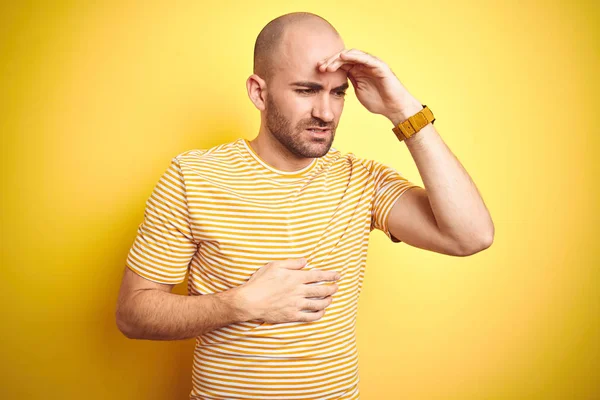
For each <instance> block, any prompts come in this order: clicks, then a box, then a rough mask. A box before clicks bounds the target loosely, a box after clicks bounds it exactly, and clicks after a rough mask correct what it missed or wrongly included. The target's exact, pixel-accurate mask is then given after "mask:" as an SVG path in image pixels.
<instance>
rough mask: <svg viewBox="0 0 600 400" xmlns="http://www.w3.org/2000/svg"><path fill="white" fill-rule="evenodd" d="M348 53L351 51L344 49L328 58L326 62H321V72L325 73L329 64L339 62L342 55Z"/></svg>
mask: <svg viewBox="0 0 600 400" xmlns="http://www.w3.org/2000/svg"><path fill="white" fill-rule="evenodd" d="M346 51H349V50H346V49H344V50H342V51H340V52H338V53H336V54H334V55H333V56H331V57H329V58H326V59H325V60H322V61H321V62H319V70H320V71H325V70H326V69H327V66H328V65H329V64H331V63H332V62H333V61H335V60H337V59H338V58H339V57H340V54H342V53H344V52H346Z"/></svg>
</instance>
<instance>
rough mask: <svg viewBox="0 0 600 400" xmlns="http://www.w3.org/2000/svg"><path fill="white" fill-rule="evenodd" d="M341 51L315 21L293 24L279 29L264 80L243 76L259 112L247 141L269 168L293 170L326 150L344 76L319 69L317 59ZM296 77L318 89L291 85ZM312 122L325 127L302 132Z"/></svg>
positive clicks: (333, 37) (341, 104)
mask: <svg viewBox="0 0 600 400" xmlns="http://www.w3.org/2000/svg"><path fill="white" fill-rule="evenodd" d="M343 49H344V42H343V41H342V39H341V38H340V37H339V36H337V35H336V34H335V33H333V32H331V31H330V30H329V29H327V28H326V27H324V26H322V25H320V24H319V23H318V22H312V23H311V22H309V23H297V24H294V26H293V27H292V28H291V29H287V30H286V31H285V33H284V37H283V39H282V43H281V46H280V48H279V49H278V51H277V54H276V57H277V64H276V67H275V68H276V73H275V74H274V77H273V80H272V81H271V82H270V84H269V85H267V83H266V82H265V80H263V79H262V78H261V77H260V76H258V75H256V74H252V75H251V76H250V77H249V78H248V79H247V81H246V87H247V90H248V96H249V97H250V100H251V101H252V102H253V103H254V105H255V106H256V108H258V109H259V110H260V112H261V125H260V129H259V132H258V136H257V137H256V138H255V139H253V140H251V141H250V145H251V146H252V148H253V150H254V151H255V152H256V153H257V154H258V155H259V156H260V157H261V158H262V159H263V160H264V161H266V162H267V163H268V164H270V165H271V166H273V167H275V168H277V169H280V170H282V171H288V172H289V171H296V170H299V169H302V168H304V167H306V166H308V165H309V164H310V163H311V162H312V161H313V159H314V158H316V157H322V156H324V155H325V154H327V152H328V151H329V149H330V147H331V145H332V143H333V139H334V137H335V131H336V128H337V126H338V123H339V120H340V117H341V115H342V111H343V109H344V96H345V92H346V89H345V88H344V87H343V86H345V87H347V86H348V85H349V83H348V75H347V73H346V71H345V70H343V69H339V70H337V71H335V72H327V71H325V72H323V71H319V69H318V68H317V63H318V62H319V61H320V60H323V59H325V58H326V57H329V56H331V54H335V53H338V52H340V51H341V50H343ZM300 81H310V82H316V83H319V84H320V85H321V86H322V89H312V90H311V88H310V87H308V86H298V85H292V83H294V82H300ZM340 87H342V88H340ZM315 126H316V127H320V128H329V129H331V131H330V132H329V133H328V134H327V135H319V136H317V135H314V134H313V133H311V132H309V131H306V128H309V127H315Z"/></svg>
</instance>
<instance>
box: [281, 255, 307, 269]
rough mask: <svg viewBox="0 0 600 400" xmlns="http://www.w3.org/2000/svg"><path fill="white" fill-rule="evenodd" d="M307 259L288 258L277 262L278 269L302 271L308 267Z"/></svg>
mask: <svg viewBox="0 0 600 400" xmlns="http://www.w3.org/2000/svg"><path fill="white" fill-rule="evenodd" d="M307 264H308V263H307V260H306V258H304V257H302V258H288V259H287V260H282V261H278V262H277V266H278V267H282V268H288V269H300V268H303V267H305V266H306V265H307Z"/></svg>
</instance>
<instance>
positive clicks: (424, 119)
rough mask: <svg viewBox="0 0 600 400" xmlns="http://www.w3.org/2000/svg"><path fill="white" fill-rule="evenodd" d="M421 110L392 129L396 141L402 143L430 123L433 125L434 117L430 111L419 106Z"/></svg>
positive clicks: (425, 107) (424, 106)
mask: <svg viewBox="0 0 600 400" xmlns="http://www.w3.org/2000/svg"><path fill="white" fill-rule="evenodd" d="M421 105H422V106H423V109H422V110H421V111H419V112H418V113H416V114H415V115H413V116H411V117H408V119H407V120H405V121H402V122H400V123H399V124H398V125H396V126H395V127H393V128H392V131H394V133H395V134H396V136H397V137H398V140H400V141H403V140H404V139H408V138H409V137H411V136H412V135H414V134H415V133H417V132H419V131H420V130H421V129H422V128H423V127H425V126H426V125H427V124H429V123H430V122H431V123H432V124H433V122H434V121H435V117H434V116H433V113H432V112H431V110H430V109H429V108H428V107H427V106H426V105H425V104H421Z"/></svg>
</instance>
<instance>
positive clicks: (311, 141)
mask: <svg viewBox="0 0 600 400" xmlns="http://www.w3.org/2000/svg"><path fill="white" fill-rule="evenodd" d="M265 111H266V113H267V116H266V119H267V129H269V131H270V132H271V134H272V135H273V136H274V137H275V138H276V139H277V140H278V141H279V143H281V144H282V145H283V146H284V147H285V148H286V149H288V150H289V151H290V153H292V154H294V155H296V156H298V157H304V158H316V157H323V156H324V155H325V154H327V153H328V152H329V149H330V148H331V145H332V144H333V138H334V137H335V127H331V134H330V135H328V136H324V137H313V136H312V135H309V134H308V132H306V129H307V128H309V127H313V126H318V127H321V128H325V127H327V124H325V123H323V122H322V121H320V120H319V121H314V120H311V121H310V122H306V123H299V124H298V126H297V127H296V129H293V128H292V126H291V123H290V121H289V120H288V119H286V118H285V117H284V116H283V114H281V112H280V111H279V109H278V108H277V105H276V104H275V102H273V100H272V99H271V96H270V95H267V99H266V110H265Z"/></svg>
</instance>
